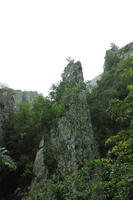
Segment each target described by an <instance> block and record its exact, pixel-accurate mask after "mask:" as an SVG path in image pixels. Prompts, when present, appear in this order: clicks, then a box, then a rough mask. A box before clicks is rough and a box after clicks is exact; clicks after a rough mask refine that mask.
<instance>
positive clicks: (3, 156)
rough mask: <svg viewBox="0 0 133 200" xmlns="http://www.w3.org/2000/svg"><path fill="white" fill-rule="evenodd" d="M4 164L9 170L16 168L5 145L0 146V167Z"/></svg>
mask: <svg viewBox="0 0 133 200" xmlns="http://www.w3.org/2000/svg"><path fill="white" fill-rule="evenodd" d="M4 166H6V167H7V168H8V169H10V170H15V169H16V164H15V162H14V161H13V160H12V158H11V157H10V156H9V155H8V151H7V149H6V148H5V147H1V148H0V169H2V168H3V167H4Z"/></svg>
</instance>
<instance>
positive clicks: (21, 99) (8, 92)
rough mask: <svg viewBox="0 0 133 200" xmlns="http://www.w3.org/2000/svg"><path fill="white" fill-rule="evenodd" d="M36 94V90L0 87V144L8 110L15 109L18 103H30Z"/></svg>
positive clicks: (0, 143)
mask: <svg viewBox="0 0 133 200" xmlns="http://www.w3.org/2000/svg"><path fill="white" fill-rule="evenodd" d="M38 96H39V94H38V93H37V92H32V91H21V90H13V89H10V88H7V87H2V88H1V89H0V146H1V145H2V144H3V142H4V140H3V137H4V130H3V128H2V127H3V123H4V121H5V120H6V119H7V118H8V114H9V112H10V111H12V110H14V109H17V108H18V104H20V103H27V104H32V103H33V101H34V100H35V99H36V98H37V97H38Z"/></svg>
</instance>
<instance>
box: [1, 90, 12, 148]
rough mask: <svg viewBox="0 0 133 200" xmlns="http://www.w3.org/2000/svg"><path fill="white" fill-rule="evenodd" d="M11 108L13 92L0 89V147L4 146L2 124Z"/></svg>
mask: <svg viewBox="0 0 133 200" xmlns="http://www.w3.org/2000/svg"><path fill="white" fill-rule="evenodd" d="M13 107H14V98H13V90H7V89H2V90H1V91H0V146H2V145H3V144H4V130H3V123H4V122H5V120H7V119H8V114H9V112H10V111H11V110H12V109H13Z"/></svg>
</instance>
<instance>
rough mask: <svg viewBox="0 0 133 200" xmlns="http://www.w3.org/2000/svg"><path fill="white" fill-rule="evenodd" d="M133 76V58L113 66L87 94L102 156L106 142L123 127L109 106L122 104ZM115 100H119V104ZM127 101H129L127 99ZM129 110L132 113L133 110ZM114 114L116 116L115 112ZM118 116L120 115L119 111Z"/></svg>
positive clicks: (132, 81) (126, 123) (126, 122)
mask: <svg viewBox="0 0 133 200" xmlns="http://www.w3.org/2000/svg"><path fill="white" fill-rule="evenodd" d="M132 74H133V57H130V58H128V59H126V60H121V61H120V62H119V63H118V64H117V65H116V66H111V68H110V70H109V72H106V73H104V74H103V76H102V79H101V80H100V81H98V82H97V87H96V88H94V89H93V90H92V91H91V92H88V93H87V98H88V104H89V105H90V111H91V118H92V125H93V129H94V132H95V138H96V140H97V143H98V144H99V150H100V153H101V155H104V154H105V153H106V151H107V148H105V147H104V142H105V140H106V139H107V138H108V137H109V136H111V135H115V134H116V133H117V132H118V130H119V129H120V127H121V125H120V123H119V122H118V121H117V120H115V119H114V117H113V116H112V114H111V113H109V111H108V109H109V104H110V102H111V101H113V102H114V106H115V108H116V109H117V107H118V106H120V102H121V101H122V100H123V99H124V98H125V97H126V96H127V94H128V90H127V86H128V85H132V83H133V75H132ZM128 98H129V97H128ZM114 99H117V102H116V101H115V100H114ZM125 101H126V102H128V101H129V100H128V99H125ZM130 103H131V102H130ZM131 104H132V103H131ZM124 106H125V108H123V109H126V104H124ZM129 110H130V111H129V112H132V111H131V109H129ZM113 112H114V115H115V114H116V112H115V110H113ZM119 112H120V110H119ZM127 114H128V113H127ZM117 115H119V114H118V110H117ZM124 126H128V119H127V121H125V124H123V127H124Z"/></svg>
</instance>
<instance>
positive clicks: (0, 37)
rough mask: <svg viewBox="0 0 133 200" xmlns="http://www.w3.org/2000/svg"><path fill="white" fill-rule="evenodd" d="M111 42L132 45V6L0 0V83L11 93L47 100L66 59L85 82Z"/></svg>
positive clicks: (81, 0)
mask: <svg viewBox="0 0 133 200" xmlns="http://www.w3.org/2000/svg"><path fill="white" fill-rule="evenodd" d="M111 42H113V43H115V44H116V45H118V46H120V47H122V46H124V45H126V44H127V43H130V42H133V0H0V82H5V83H7V84H8V85H9V86H10V87H12V88H14V89H22V90H37V91H38V92H41V93H43V94H44V95H47V94H48V90H49V88H50V87H51V85H52V83H56V82H58V81H59V80H60V75H61V73H62V72H63V69H64V67H65V66H66V65H67V61H66V57H68V56H72V57H74V58H75V60H80V61H81V63H82V66H83V73H84V78H85V80H91V79H92V78H94V77H95V76H97V75H98V74H100V73H101V72H102V71H103V63H104V56H105V52H106V50H107V49H109V48H110V43H111Z"/></svg>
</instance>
